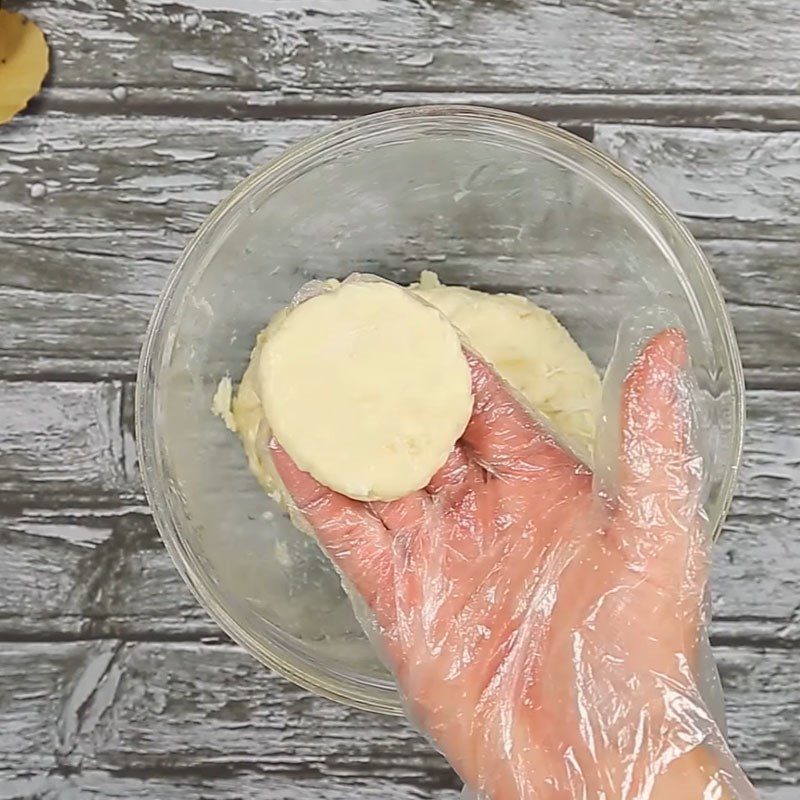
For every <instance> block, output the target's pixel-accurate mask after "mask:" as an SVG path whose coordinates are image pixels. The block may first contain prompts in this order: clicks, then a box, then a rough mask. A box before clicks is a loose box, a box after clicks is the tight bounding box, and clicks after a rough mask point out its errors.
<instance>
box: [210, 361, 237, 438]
mask: <svg viewBox="0 0 800 800" xmlns="http://www.w3.org/2000/svg"><path fill="white" fill-rule="evenodd" d="M232 402H233V384H232V383H231V379H230V377H229V376H228V375H226V376H225V377H224V378H222V379H221V380H220V382H219V383H218V384H217V390H216V391H215V392H214V397H213V398H212V400H211V413H212V414H214V416H217V417H219V418H220V419H221V420H222V421H223V422H224V423H225V427H226V428H227V429H228V430H229V431H232V432H233V433H236V431H237V427H236V417H235V416H234V414H233V411H232V410H231V405H232Z"/></svg>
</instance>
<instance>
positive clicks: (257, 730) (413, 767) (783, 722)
mask: <svg viewBox="0 0 800 800" xmlns="http://www.w3.org/2000/svg"><path fill="white" fill-rule="evenodd" d="M716 655H717V658H718V661H719V666H720V670H721V674H722V676H723V682H724V684H725V688H726V698H727V710H728V720H729V729H730V740H731V744H732V747H733V749H734V752H735V753H736V754H737V756H738V757H739V758H740V759H741V760H742V763H743V765H744V767H745V768H746V769H747V770H748V771H749V772H750V773H751V774H752V775H753V777H754V778H755V779H756V780H758V781H763V782H765V783H770V784H773V785H777V786H779V787H781V788H783V787H795V788H796V786H797V784H798V782H799V781H800V742H799V741H798V739H797V737H796V735H795V723H796V717H797V714H798V712H800V694H799V693H798V685H797V681H796V678H795V676H796V674H797V670H798V669H800V650H773V649H760V650H755V649H750V648H739V647H736V648H732V647H727V648H718V649H717V652H716ZM3 656H4V664H5V665H6V666H5V669H4V672H3V674H2V676H0V680H2V681H3V688H4V691H3V692H2V693H0V741H2V743H3V744H4V747H3V749H2V754H3V755H2V756H0V759H2V760H0V780H1V779H2V778H3V777H6V776H9V777H12V776H14V777H16V778H17V780H19V779H20V778H21V777H23V776H22V775H20V774H19V773H20V772H23V773H24V772H25V771H27V773H28V775H31V773H33V774H34V775H35V774H36V773H39V774H41V772H40V771H41V770H45V769H48V768H49V769H52V768H54V767H58V769H59V770H60V771H61V772H62V773H63V772H64V771H74V770H82V771H86V772H89V773H92V772H94V771H97V770H100V771H103V772H106V773H108V772H111V773H114V774H117V775H119V776H120V777H122V778H126V777H129V776H134V777H145V776H148V775H151V774H152V775H154V776H155V777H156V779H157V780H158V779H160V780H164V781H165V782H168V781H169V778H170V776H180V775H184V776H189V775H193V776H198V775H203V774H204V772H205V774H206V775H207V776H208V780H209V783H211V782H212V781H213V780H214V779H215V778H217V777H219V778H222V779H226V778H227V779H236V780H243V785H244V786H247V785H248V783H249V780H253V779H254V778H258V779H260V780H263V781H264V782H265V783H266V784H269V783H270V781H271V780H272V779H273V778H275V779H277V780H278V781H279V782H286V783H288V782H289V781H292V780H294V779H297V780H300V781H301V785H302V783H306V785H308V784H309V783H310V784H311V785H314V784H316V785H317V786H318V787H319V790H323V789H324V787H325V786H326V785H327V784H328V781H333V782H334V785H337V784H338V785H339V786H347V785H351V786H353V787H361V786H370V785H371V786H372V790H373V791H374V789H375V788H376V786H381V785H388V784H389V783H390V782H392V783H394V784H395V785H396V786H397V787H398V789H399V790H403V791H409V790H410V791H414V790H417V791H437V790H441V789H446V788H451V787H453V788H454V787H455V786H456V785H457V783H456V780H455V778H454V776H453V775H452V772H451V771H450V769H449V767H448V766H447V765H446V763H445V762H444V760H443V759H442V758H441V757H440V756H439V755H438V754H436V753H435V752H434V751H433V750H432V748H431V747H430V746H429V745H428V744H427V742H425V741H424V740H423V739H422V738H421V737H420V736H419V735H417V734H416V733H415V732H414V731H413V730H412V729H411V728H410V726H409V725H408V723H406V722H405V721H404V720H401V719H397V718H389V717H381V716H376V715H370V714H366V713H362V712H358V711H353V710H352V709H348V708H345V707H342V706H338V705H335V704H332V703H329V702H327V701H325V700H322V699H320V698H317V697H314V696H313V695H311V694H310V693H308V692H306V691H304V690H302V689H298V688H296V687H293V686H291V685H289V684H287V683H286V682H284V681H283V680H281V679H280V678H277V677H276V676H274V675H272V674H271V673H270V672H269V671H267V670H265V669H263V668H262V667H261V666H259V665H258V664H257V663H256V662H255V661H253V660H252V659H250V658H249V657H248V656H246V655H245V654H244V653H242V652H241V651H240V650H239V649H238V648H236V647H233V646H229V645H215V646H208V645H202V644H194V643H159V642H137V643H119V642H114V641H104V642H92V643H87V642H78V643H41V644H39V643H26V644H16V645H9V646H6V647H5V649H4V654H3ZM23 700H25V701H26V702H22V701H23ZM54 721H56V722H55V725H54V724H53V723H54ZM53 736H54V738H55V741H53V739H52V738H51V737H53ZM248 776H249V780H248ZM223 786H224V784H223ZM228 786H230V784H228ZM223 791H224V789H223ZM223 796H224V795H223ZM401 796H402V795H401Z"/></svg>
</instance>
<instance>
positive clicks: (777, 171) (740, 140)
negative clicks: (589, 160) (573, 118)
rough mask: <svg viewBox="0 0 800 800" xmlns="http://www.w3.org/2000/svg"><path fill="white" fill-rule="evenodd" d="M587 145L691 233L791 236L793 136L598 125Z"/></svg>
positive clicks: (797, 148)
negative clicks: (630, 175) (629, 174)
mask: <svg viewBox="0 0 800 800" xmlns="http://www.w3.org/2000/svg"><path fill="white" fill-rule="evenodd" d="M594 143H595V144H596V145H597V146H598V147H600V148H601V149H602V150H605V151H606V152H607V153H608V154H609V155H611V156H612V157H613V158H615V159H616V160H617V161H619V162H620V163H621V164H623V165H624V166H626V167H628V168H629V169H630V170H631V171H633V172H634V173H635V174H636V175H638V176H639V177H640V178H642V179H643V180H644V181H645V182H646V183H647V184H649V185H650V186H651V187H653V188H654V189H655V190H656V191H657V192H658V193H659V194H660V195H661V196H662V198H663V199H664V200H665V201H666V203H667V205H669V206H670V207H671V208H672V209H673V210H674V211H677V212H678V213H679V214H681V215H682V216H683V217H684V218H686V219H688V220H692V221H694V223H695V224H694V228H695V230H696V231H697V232H700V233H702V232H704V231H706V230H711V229H713V230H716V231H728V232H732V231H734V230H736V231H738V230H741V229H742V228H743V227H745V226H749V227H750V228H751V229H752V228H755V229H757V230H758V231H759V233H760V234H761V235H763V236H769V235H775V234H777V235H780V231H781V229H785V228H786V227H788V228H789V229H791V232H790V233H789V236H790V237H796V236H797V233H798V230H797V228H796V225H795V223H796V221H797V214H798V210H799V209H800V137H798V136H797V135H796V134H795V133H794V132H785V133H776V134H771V135H768V136H767V137H765V136H764V135H763V134H758V133H754V132H752V131H732V130H731V131H726V130H712V129H673V128H665V127H658V126H649V127H645V126H635V127H634V126H624V125H598V126H597V127H596V128H595V136H594Z"/></svg>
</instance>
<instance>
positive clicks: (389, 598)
mask: <svg viewBox="0 0 800 800" xmlns="http://www.w3.org/2000/svg"><path fill="white" fill-rule="evenodd" d="M269 448H270V452H271V455H272V460H273V463H274V464H275V469H276V470H277V472H278V475H279V476H280V478H281V480H282V481H283V484H284V486H285V487H286V490H287V491H288V492H289V494H290V495H291V497H292V500H293V501H294V503H295V505H296V507H297V510H298V511H299V512H300V514H302V515H303V517H304V518H305V519H306V521H307V522H308V524H309V525H310V526H311V527H312V528H313V530H314V533H315V535H316V538H317V540H318V541H319V543H320V544H321V545H322V547H323V548H324V549H325V551H326V552H327V554H328V556H329V557H330V559H331V560H332V561H333V563H334V564H335V565H336V566H337V567H338V568H339V569H340V570H341V571H342V572H343V573H344V575H345V576H346V577H347V579H348V580H349V581H350V583H351V584H352V585H353V587H354V588H355V589H356V591H357V592H358V593H359V594H360V595H361V597H363V598H364V600H365V602H366V603H367V605H368V606H369V607H370V608H371V609H372V610H373V611H374V612H375V614H376V617H377V620H378V623H379V625H381V626H382V627H384V628H385V627H386V626H388V625H391V624H392V623H393V621H394V618H395V611H394V608H393V606H394V601H393V592H392V588H391V587H392V583H393V564H392V555H391V548H390V538H389V535H388V533H387V531H386V529H385V528H384V527H383V525H382V524H381V522H380V520H378V519H376V517H375V516H373V515H372V514H371V513H370V511H369V509H368V508H367V506H366V505H365V504H364V503H360V502H358V501H357V500H351V499H350V498H349V497H345V496H344V495H341V494H338V493H337V492H334V491H332V490H331V489H328V488H327V487H326V486H323V485H322V484H321V483H319V482H318V481H317V480H316V479H315V478H313V477H312V476H311V475H309V474H308V473H307V472H303V470H301V469H300V468H299V467H298V466H297V465H296V464H295V463H294V461H292V459H291V457H290V456H289V455H288V453H287V452H286V451H285V450H284V449H283V448H282V447H281V446H280V444H279V443H278V442H277V440H276V439H272V441H271V442H270V444H269Z"/></svg>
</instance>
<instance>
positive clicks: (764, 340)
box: [0, 0, 800, 800]
mask: <svg viewBox="0 0 800 800" xmlns="http://www.w3.org/2000/svg"><path fill="white" fill-rule="evenodd" d="M4 7H11V8H14V7H16V8H24V10H25V11H26V13H28V14H29V15H31V16H32V17H33V18H34V19H36V20H37V21H38V22H39V23H40V24H41V25H42V26H43V28H44V29H45V30H46V32H47V34H48V38H49V41H50V43H51V46H52V47H53V51H54V69H53V72H52V75H51V79H50V81H49V85H48V88H47V89H46V91H45V93H44V96H43V97H42V98H41V99H40V100H38V101H36V102H35V103H34V104H33V106H32V108H31V112H30V113H29V114H28V115H26V116H22V117H19V118H17V119H16V120H15V121H14V122H13V123H11V124H10V125H6V126H3V127H1V128H0V320H2V325H0V409H2V411H0V798H23V797H24V798H33V797H37V798H38V797H42V798H73V797H96V798H107V797H140V798H152V797H159V798H183V797H208V798H231V800H233V798H251V797H252V798H256V797H258V798H267V799H268V800H272V798H276V799H277V798H281V799H283V798H287V799H288V798H293V799H294V798H299V800H304V799H305V798H308V800H311V798H319V797H325V798H332V799H333V800H338V799H339V798H341V799H342V800H344V798H345V797H347V798H351V797H354V796H358V797H365V798H375V799H376V800H377V799H378V798H387V799H388V800H400V798H429V797H430V798H436V800H445V798H446V800H456V797H457V787H458V784H457V781H456V779H455V776H454V775H453V774H452V773H451V771H450V770H449V768H448V767H447V766H446V764H445V763H444V761H443V760H442V759H441V758H439V757H438V756H437V755H436V754H435V753H433V751H432V750H431V749H430V748H429V747H428V746H427V745H426V744H425V743H424V742H423V741H422V740H421V739H420V738H419V737H418V736H417V735H416V734H414V733H413V732H412V731H411V730H410V729H409V728H408V726H407V725H406V724H405V723H403V722H402V721H399V720H395V719H382V718H379V717H372V716H369V715H365V714H361V713H358V712H354V711H350V710H347V709H344V708H341V707H338V706H335V705H332V704H330V703H327V702H326V701H323V700H320V699H317V698H314V697H312V696H311V695H309V694H308V693H306V692H304V691H303V690H300V689H297V688H294V687H292V686H290V685H289V684H287V683H286V682H284V681H283V680H281V679H279V678H277V677H275V676H273V675H271V674H269V673H268V672H267V671H265V670H264V669H262V668H261V667H260V666H259V665H257V664H256V663H255V662H254V661H252V660H251V659H250V658H249V657H247V656H246V655H244V654H243V653H242V652H240V651H239V650H238V649H237V648H235V647H234V646H233V645H231V644H229V643H228V642H227V641H226V640H225V639H224V637H222V636H221V634H220V633H219V631H218V629H217V628H216V626H215V625H214V624H213V623H212V622H211V621H210V619H209V618H208V617H207V616H206V615H205V613H204V612H203V611H202V610H201V609H200V608H199V607H198V606H197V604H196V603H195V601H194V599H193V598H192V597H191V595H190V594H189V591H188V589H186V588H185V587H184V586H183V584H182V582H181V581H180V579H179V577H178V575H177V573H176V572H175V570H174V569H173V567H172V565H171V563H170V561H169V559H168V557H167V555H166V553H165V551H164V550H163V547H162V546H161V544H160V541H159V540H158V538H157V535H156V532H155V530H154V526H153V523H152V520H151V519H150V517H149V514H148V512H147V509H146V506H145V505H144V498H143V495H142V489H141V485H140V482H139V478H138V474H137V471H136V463H135V448H134V444H133V438H132V397H133V394H132V384H131V377H132V375H133V373H134V370H135V363H136V359H137V356H138V349H139V345H140V343H141V339H142V334H143V331H144V326H145V324H146V321H147V318H148V316H149V314H150V311H151V309H152V307H153V304H154V302H155V298H156V296H157V294H158V292H159V291H160V289H161V286H162V285H163V281H164V279H165V277H166V275H167V273H168V271H169V269H170V266H171V264H172V263H173V261H174V260H175V258H176V256H177V254H178V253H179V251H180V249H181V247H182V246H183V244H184V242H185V240H186V238H187V236H189V235H190V234H191V233H192V232H193V231H194V230H195V229H196V227H197V225H198V224H199V222H200V221H201V220H202V219H203V217H204V216H205V215H206V214H207V213H208V211H209V210H210V209H211V208H212V207H213V205H214V204H216V203H217V202H218V201H219V200H220V199H221V198H222V197H224V195H225V194H226V193H227V192H228V191H229V190H230V189H231V188H232V187H233V186H234V185H235V184H236V183H237V182H238V181H239V180H240V179H241V178H242V177H244V176H245V175H246V174H247V173H248V172H249V171H251V170H252V169H253V167H255V166H256V165H258V164H261V163H263V162H265V161H267V160H268V159H270V158H271V157H273V156H274V155H276V154H277V153H278V152H279V151H280V150H281V149H283V148H284V147H285V146H286V145H288V144H291V143H292V142H295V141H297V140H299V139H301V138H303V137H305V136H307V135H309V134H310V133H313V132H316V131H318V130H321V129H322V127H324V126H325V125H327V124H330V119H332V118H339V117H350V116H354V115H356V114H360V113H364V112H367V111H373V110H378V109H381V108H388V107H394V106H397V105H411V104H417V103H430V102H471V103H478V104H486V105H495V106H500V107H505V108H510V109H512V110H519V111H522V112H524V113H530V114H533V115H535V116H538V117H540V118H543V119H547V120H550V121H552V122H555V123H558V124H560V125H563V126H566V127H569V128H571V129H573V130H575V131H576V132H578V133H579V135H581V136H584V137H586V138H590V139H593V140H594V142H595V143H596V144H597V145H598V146H600V147H601V148H603V149H604V150H606V151H607V152H609V153H610V154H611V155H613V156H614V157H615V158H617V159H618V160H619V161H621V162H622V163H623V164H626V165H627V166H629V167H630V168H631V169H632V170H633V171H635V172H636V173H637V174H639V175H640V176H642V177H643V178H644V179H645V181H646V182H647V183H649V184H650V185H651V186H652V187H653V188H654V189H655V190H656V191H657V192H659V193H660V194H661V195H662V196H663V197H664V198H665V199H666V200H667V202H668V203H669V204H670V205H671V206H672V207H673V208H674V209H676V210H677V211H678V212H679V213H681V214H682V215H683V217H684V219H685V220H686V221H687V223H688V224H689V226H690V227H691V229H692V230H693V231H694V233H695V234H696V235H697V236H699V237H700V238H701V240H702V242H701V243H702V246H703V248H704V250H705V251H706V253H707V254H708V256H709V258H710V261H711V263H712V265H713V267H714V269H715V271H716V273H717V275H718V278H719V280H720V283H721V284H722V287H723V291H724V292H725V295H726V299H727V300H728V303H729V308H730V311H731V315H732V317H733V320H734V324H735V325H736V328H737V332H738V336H739V341H740V345H741V350H742V356H743V360H744V363H745V367H746V372H747V379H748V383H749V385H750V387H751V391H750V392H749V393H748V402H749V420H748V431H747V441H746V448H745V459H744V464H743V468H742V479H741V482H740V485H739V492H738V495H737V498H736V501H735V503H734V506H733V511H732V514H731V516H730V518H729V520H728V522H727V525H726V528H725V532H724V534H723V537H722V539H721V540H720V542H719V544H718V546H717V549H716V551H715V562H714V582H713V587H714V592H713V607H714V615H715V619H714V624H713V626H712V634H713V639H714V649H715V653H716V655H717V657H718V658H719V660H720V664H721V669H722V673H723V677H724V681H725V684H726V689H727V701H728V710H729V727H730V736H731V742H732V746H733V748H734V750H735V751H736V753H737V754H738V755H739V756H740V757H741V758H742V759H743V761H744V764H745V766H746V768H747V769H748V770H749V771H750V773H751V775H752V776H753V777H754V778H755V779H756V781H757V782H758V784H759V788H760V791H761V795H762V797H763V798H764V799H765V800H796V798H797V797H798V794H799V793H800V737H798V735H797V732H796V724H797V720H798V718H800V694H798V689H797V676H798V674H800V660H798V659H799V656H798V654H800V605H799V603H800V589H798V579H797V575H798V574H800V538H798V521H800V500H798V496H799V494H798V490H799V489H800V391H798V389H800V381H799V380H798V375H800V372H798V369H799V368H800V324H798V323H800V303H799V302H798V297H799V296H800V269H798V249H797V241H798V238H800V222H799V220H800V166H799V165H800V91H798V88H799V87H800V5H798V4H797V3H796V2H794V1H793V0H719V2H716V3H713V4H710V3H708V2H706V1H705V0H556V1H554V2H550V0H530V2H527V1H526V2H515V1H514V0H510V1H509V0H494V2H485V1H484V0H398V1H397V2H384V1H383V0H298V2H290V3H287V2H283V0H183V4H180V5H179V4H176V3H173V2H167V0H97V2H88V1H87V0H58V2H52V1H51V0H27V1H23V0H11V2H8V0H7V2H6V3H4ZM487 252H491V242H489V243H487Z"/></svg>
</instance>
